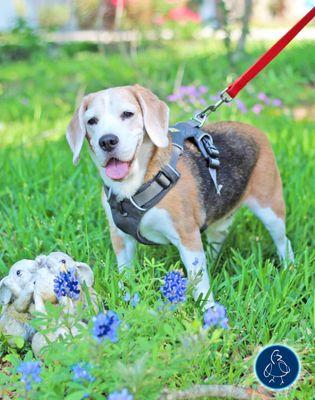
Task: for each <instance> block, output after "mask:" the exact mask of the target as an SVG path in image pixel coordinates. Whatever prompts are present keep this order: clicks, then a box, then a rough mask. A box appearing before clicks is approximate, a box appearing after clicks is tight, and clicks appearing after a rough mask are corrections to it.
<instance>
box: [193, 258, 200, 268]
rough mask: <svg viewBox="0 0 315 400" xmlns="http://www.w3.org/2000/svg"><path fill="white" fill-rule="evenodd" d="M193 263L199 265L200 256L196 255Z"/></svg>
mask: <svg viewBox="0 0 315 400" xmlns="http://www.w3.org/2000/svg"><path fill="white" fill-rule="evenodd" d="M192 264H193V265H194V266H196V265H198V264H199V258H197V257H195V259H194V261H193V263H192Z"/></svg>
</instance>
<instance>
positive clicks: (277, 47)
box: [194, 7, 315, 126]
mask: <svg viewBox="0 0 315 400" xmlns="http://www.w3.org/2000/svg"><path fill="white" fill-rule="evenodd" d="M314 17H315V7H313V8H312V9H311V10H310V11H309V12H308V13H307V14H306V15H304V17H303V18H302V19H301V20H300V21H299V22H298V23H296V24H295V25H294V26H293V27H292V28H291V29H290V30H289V31H288V32H287V33H286V34H285V35H284V36H282V38H281V39H279V40H278V41H277V42H276V43H275V44H274V45H273V46H272V47H271V48H270V49H269V50H267V51H266V53H264V54H263V55H262V56H261V57H260V58H259V59H258V60H257V61H256V62H255V64H254V65H252V66H251V67H250V68H248V70H247V71H245V72H244V73H243V74H242V75H241V76H239V77H238V78H237V79H236V80H235V81H234V82H232V83H231V84H230V85H229V86H228V87H227V88H226V89H225V90H224V91H223V92H222V93H221V95H220V96H221V99H220V100H219V101H218V102H217V103H216V104H214V105H211V106H209V107H207V108H206V109H204V110H203V111H201V112H200V113H198V114H196V115H195V117H194V119H196V120H197V121H198V122H199V123H200V126H202V125H203V124H204V122H205V120H206V118H207V116H208V115H209V114H210V113H211V112H213V111H215V110H216V109H217V108H218V107H219V106H220V105H221V104H222V103H227V102H229V101H231V100H232V99H233V98H234V97H235V96H236V95H237V94H238V92H239V91H240V90H242V89H243V88H244V87H245V86H246V85H247V84H248V82H250V81H251V80H252V79H254V78H255V76H256V75H257V74H259V72H260V71H261V70H262V69H264V68H265V67H266V66H267V65H268V64H269V63H270V62H271V61H272V60H273V59H274V58H275V57H276V56H277V55H278V54H279V53H280V51H282V50H283V49H284V48H285V47H286V46H287V45H288V44H289V43H290V42H291V41H292V40H293V39H294V38H295V36H296V35H297V34H298V33H299V32H300V31H301V30H302V29H303V28H304V27H305V26H306V25H307V24H308V23H309V22H310V21H311V20H312V19H313V18H314Z"/></svg>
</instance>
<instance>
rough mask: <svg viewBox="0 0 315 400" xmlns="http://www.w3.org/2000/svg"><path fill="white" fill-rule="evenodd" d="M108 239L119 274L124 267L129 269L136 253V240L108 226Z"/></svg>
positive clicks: (112, 226)
mask: <svg viewBox="0 0 315 400" xmlns="http://www.w3.org/2000/svg"><path fill="white" fill-rule="evenodd" d="M110 237H111V240H112V245H113V249H114V252H115V254H116V258H117V264H118V270H119V273H121V272H122V271H123V270H124V268H125V267H128V268H129V267H130V266H131V264H132V260H133V257H134V255H135V251H136V240H135V239H134V238H133V237H132V236H130V235H127V234H125V233H124V232H122V231H120V230H119V229H118V228H116V226H115V225H113V224H111V225H110Z"/></svg>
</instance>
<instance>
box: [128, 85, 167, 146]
mask: <svg viewBox="0 0 315 400" xmlns="http://www.w3.org/2000/svg"><path fill="white" fill-rule="evenodd" d="M132 89H133V92H134V94H135V96H136V99H137V100H138V103H139V104H140V107H141V110H142V114H143V122H144V128H145V130H146V132H147V134H148V135H149V137H150V139H151V140H152V142H153V143H154V144H155V145H156V146H158V147H167V146H168V136H167V133H168V115H169V110H168V107H167V105H166V104H165V103H164V102H163V101H162V100H160V99H159V98H158V97H157V96H155V95H154V94H153V93H152V92H151V91H150V90H148V89H146V88H144V87H142V86H140V85H134V86H132Z"/></svg>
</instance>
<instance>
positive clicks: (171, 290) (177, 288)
mask: <svg viewBox="0 0 315 400" xmlns="http://www.w3.org/2000/svg"><path fill="white" fill-rule="evenodd" d="M186 289H187V279H186V278H183V277H182V275H181V273H180V272H179V271H171V272H169V273H168V274H167V275H166V276H165V278H164V285H163V286H162V287H161V292H162V294H163V295H164V296H165V297H166V298H167V300H168V301H170V302H171V303H180V302H184V301H185V300H186Z"/></svg>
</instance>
